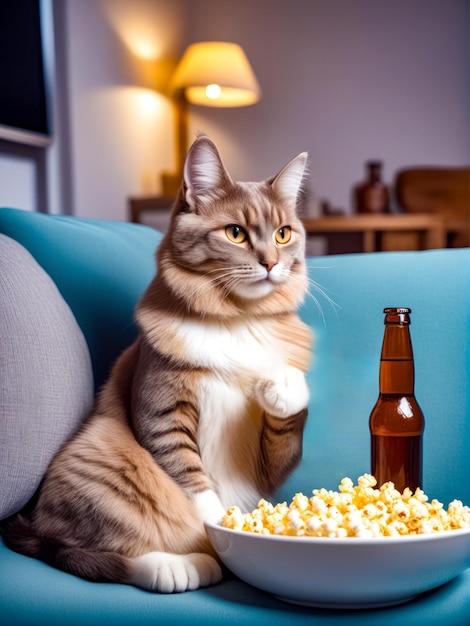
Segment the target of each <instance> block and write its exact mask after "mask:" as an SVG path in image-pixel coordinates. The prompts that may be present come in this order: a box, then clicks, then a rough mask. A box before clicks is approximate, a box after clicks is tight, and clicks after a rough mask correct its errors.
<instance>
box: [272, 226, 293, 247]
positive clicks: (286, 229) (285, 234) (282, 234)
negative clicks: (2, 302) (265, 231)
mask: <svg viewBox="0 0 470 626" xmlns="http://www.w3.org/2000/svg"><path fill="white" fill-rule="evenodd" d="M291 235H292V231H291V228H290V226H283V227H282V228H280V229H279V230H277V231H276V234H275V238H276V241H277V243H287V242H288V241H290V238H291Z"/></svg>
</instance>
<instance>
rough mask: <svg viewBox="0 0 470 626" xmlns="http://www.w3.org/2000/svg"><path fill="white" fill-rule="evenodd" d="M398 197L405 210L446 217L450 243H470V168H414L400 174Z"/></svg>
mask: <svg viewBox="0 0 470 626" xmlns="http://www.w3.org/2000/svg"><path fill="white" fill-rule="evenodd" d="M395 193H396V199H397V202H398V204H399V205H400V207H401V208H402V209H403V210H404V211H405V213H435V214H438V215H442V216H444V218H445V225H446V230H447V246H448V247H452V248H460V247H468V246H470V167H412V168H406V169H403V170H401V171H399V172H398V173H397V176H396V179H395Z"/></svg>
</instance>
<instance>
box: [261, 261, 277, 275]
mask: <svg viewBox="0 0 470 626" xmlns="http://www.w3.org/2000/svg"><path fill="white" fill-rule="evenodd" d="M261 265H262V266H263V267H265V268H266V271H267V272H268V274H269V272H270V271H271V270H272V269H273V267H274V266H275V265H277V263H276V261H262V262H261Z"/></svg>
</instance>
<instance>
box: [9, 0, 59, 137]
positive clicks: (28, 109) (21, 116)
mask: <svg viewBox="0 0 470 626" xmlns="http://www.w3.org/2000/svg"><path fill="white" fill-rule="evenodd" d="M43 14H44V11H43V7H42V6H41V0H8V1H7V2H0V138H3V139H7V140H11V141H19V142H21V143H27V144H28V143H29V144H33V145H46V144H47V143H49V141H50V134H51V129H50V124H49V118H48V106H47V89H46V78H45V64H44V42H43V23H42V20H43Z"/></svg>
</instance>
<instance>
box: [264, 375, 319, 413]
mask: <svg viewBox="0 0 470 626" xmlns="http://www.w3.org/2000/svg"><path fill="white" fill-rule="evenodd" d="M255 394H256V396H257V398H258V401H259V403H260V405H261V407H262V408H263V409H264V410H265V411H266V412H267V413H269V414H270V415H274V417H281V418H282V417H289V416H290V415H295V414H296V413H299V412H300V411H302V410H303V409H305V407H306V406H307V404H308V398H309V392H308V387H307V383H306V381H305V376H304V374H303V372H301V371H300V370H299V369H297V368H296V367H292V366H290V365H286V366H285V368H284V369H283V371H282V372H281V373H280V374H279V375H278V376H277V377H276V378H274V379H268V380H263V379H262V380H259V381H258V382H257V383H256V386H255Z"/></svg>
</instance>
